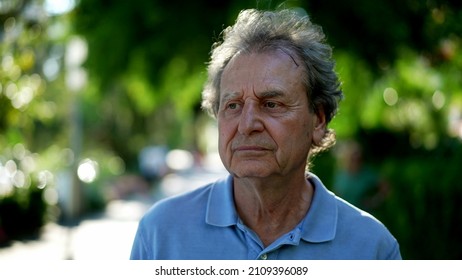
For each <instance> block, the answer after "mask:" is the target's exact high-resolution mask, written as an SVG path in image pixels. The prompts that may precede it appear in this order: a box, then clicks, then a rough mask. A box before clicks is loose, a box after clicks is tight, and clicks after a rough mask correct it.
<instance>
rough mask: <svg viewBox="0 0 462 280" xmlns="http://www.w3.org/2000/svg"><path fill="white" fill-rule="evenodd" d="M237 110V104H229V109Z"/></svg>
mask: <svg viewBox="0 0 462 280" xmlns="http://www.w3.org/2000/svg"><path fill="white" fill-rule="evenodd" d="M236 108H237V103H229V104H228V109H231V110H234V109H236Z"/></svg>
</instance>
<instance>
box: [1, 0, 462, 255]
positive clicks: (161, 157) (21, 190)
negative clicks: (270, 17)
mask: <svg viewBox="0 0 462 280" xmlns="http://www.w3.org/2000/svg"><path fill="white" fill-rule="evenodd" d="M246 8H259V9H279V8H291V9H296V10H297V12H299V13H302V14H304V15H307V16H309V17H310V19H311V20H312V21H313V22H314V23H315V24H319V25H321V26H322V28H323V31H324V32H325V34H326V40H327V42H328V43H329V44H330V45H332V47H333V56H334V58H335V60H336V62H337V64H336V70H337V72H338V74H339V76H340V79H341V81H342V89H343V91H344V94H345V99H344V100H343V101H341V103H340V110H339V112H338V114H337V116H336V117H335V118H334V119H333V121H332V123H331V124H330V127H331V128H333V129H334V130H335V132H336V135H337V144H336V146H335V147H334V148H333V149H331V150H330V151H327V152H324V153H322V154H320V155H318V156H317V157H316V158H314V159H313V162H312V166H311V171H313V172H314V173H316V174H317V175H318V176H319V177H320V178H321V179H322V181H323V182H324V184H325V185H326V186H327V187H328V188H329V189H330V190H331V191H333V192H334V193H336V194H337V195H339V196H341V197H343V198H345V199H346V200H348V201H349V202H351V203H353V204H355V205H357V206H359V207H361V208H363V209H365V210H367V211H369V212H371V213H372V214H374V215H375V216H376V217H377V218H379V219H380V220H381V221H382V222H383V223H384V224H385V225H386V226H387V227H388V229H389V230H390V231H391V233H392V234H393V235H394V236H395V237H396V238H397V239H398V241H399V243H400V246H401V251H402V255H403V258H405V259H461V258H462V243H461V242H460V236H462V223H461V221H462V209H461V207H460V201H461V199H462V184H461V180H460V174H461V171H462V169H461V163H462V51H461V46H462V45H461V44H462V42H461V34H462V2H461V1H453V0H428V1H415V0H399V1H398V0H377V1H369V0H346V1H334V0H305V1H302V0H293V1H255V0H253V1H251V0H226V1H211V0H198V1H179V0H171V1H161V0H131V1H125V0H112V1H102V0H1V1H0V259H128V257H129V250H130V247H131V242H132V241H133V236H134V232H135V230H136V225H137V222H138V220H139V218H140V217H141V215H142V214H143V213H144V212H145V211H147V209H148V208H149V207H150V206H151V205H152V203H155V202H156V201H158V200H159V199H162V198H164V197H168V196H171V195H177V194H180V193H182V192H185V191H188V190H191V189H194V188H197V187H199V186H201V185H204V184H206V183H208V182H211V181H213V180H215V179H216V178H219V177H221V176H225V175H226V172H225V170H224V169H223V167H222V165H221V162H220V160H219V158H218V156H217V127H216V123H215V120H214V119H213V118H211V117H210V116H208V115H207V114H206V113H205V112H203V111H202V110H201V105H200V102H201V90H202V85H203V83H204V81H205V78H206V62H207V60H208V56H209V54H210V50H211V46H212V44H213V43H214V42H215V41H217V40H218V39H219V38H220V32H221V30H223V28H224V27H226V26H229V25H232V24H233V22H234V20H235V19H236V16H237V14H238V12H239V11H240V10H242V9H246Z"/></svg>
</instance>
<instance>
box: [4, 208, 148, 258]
mask: <svg viewBox="0 0 462 280" xmlns="http://www.w3.org/2000/svg"><path fill="white" fill-rule="evenodd" d="M150 205H151V203H150V202H149V201H143V200H116V201H112V202H110V203H109V204H108V205H107V207H106V211H105V212H104V213H100V214H98V215H93V216H91V217H88V218H85V219H83V220H82V221H81V222H80V223H79V224H78V225H77V226H75V227H73V228H68V227H65V226H62V225H58V224H55V223H49V224H47V225H45V227H44V228H43V232H42V234H41V235H40V238H39V239H37V240H30V241H15V242H13V243H12V244H11V245H10V246H8V247H4V248H0V260H24V261H27V260H66V259H74V260H127V259H129V256H130V250H131V245H132V242H133V238H134V235H135V232H136V228H137V226H138V221H139V219H140V218H141V216H142V214H143V213H144V212H145V211H146V210H147V209H148V207H150Z"/></svg>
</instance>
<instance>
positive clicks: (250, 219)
mask: <svg viewBox="0 0 462 280" xmlns="http://www.w3.org/2000/svg"><path fill="white" fill-rule="evenodd" d="M313 191H314V189H313V186H312V185H311V183H310V182H309V181H308V180H306V178H305V177H302V178H301V179H300V178H291V180H287V178H284V179H280V180H277V179H274V178H273V179H271V180H260V179H255V178H252V179H249V178H245V179H243V178H235V179H234V199H235V204H236V208H237V212H238V214H239V216H240V218H241V219H242V221H243V222H244V223H245V225H246V226H248V227H249V228H251V229H252V230H253V231H255V233H257V235H258V236H259V237H260V239H261V241H262V242H263V244H264V245H265V247H266V246H268V245H270V244H271V243H272V242H274V241H275V240H276V239H277V238H279V237H280V236H282V235H283V234H285V233H287V232H289V231H290V230H292V229H293V228H294V227H295V226H296V225H297V224H299V223H300V221H301V220H302V219H303V218H304V217H305V216H306V213H307V212H308V209H309V207H310V205H311V200H312V197H313Z"/></svg>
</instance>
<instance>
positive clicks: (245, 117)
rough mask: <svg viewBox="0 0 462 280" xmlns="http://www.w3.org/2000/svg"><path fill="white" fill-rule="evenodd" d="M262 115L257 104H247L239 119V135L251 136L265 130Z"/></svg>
mask: <svg viewBox="0 0 462 280" xmlns="http://www.w3.org/2000/svg"><path fill="white" fill-rule="evenodd" d="M262 117H263V116H262V113H261V111H260V108H259V106H258V104H256V102H252V101H251V102H246V103H245V104H244V107H243V108H242V112H241V115H240V118H239V127H238V130H239V133H241V134H243V135H250V134H252V133H254V132H261V131H263V130H264V125H263V119H262Z"/></svg>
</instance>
